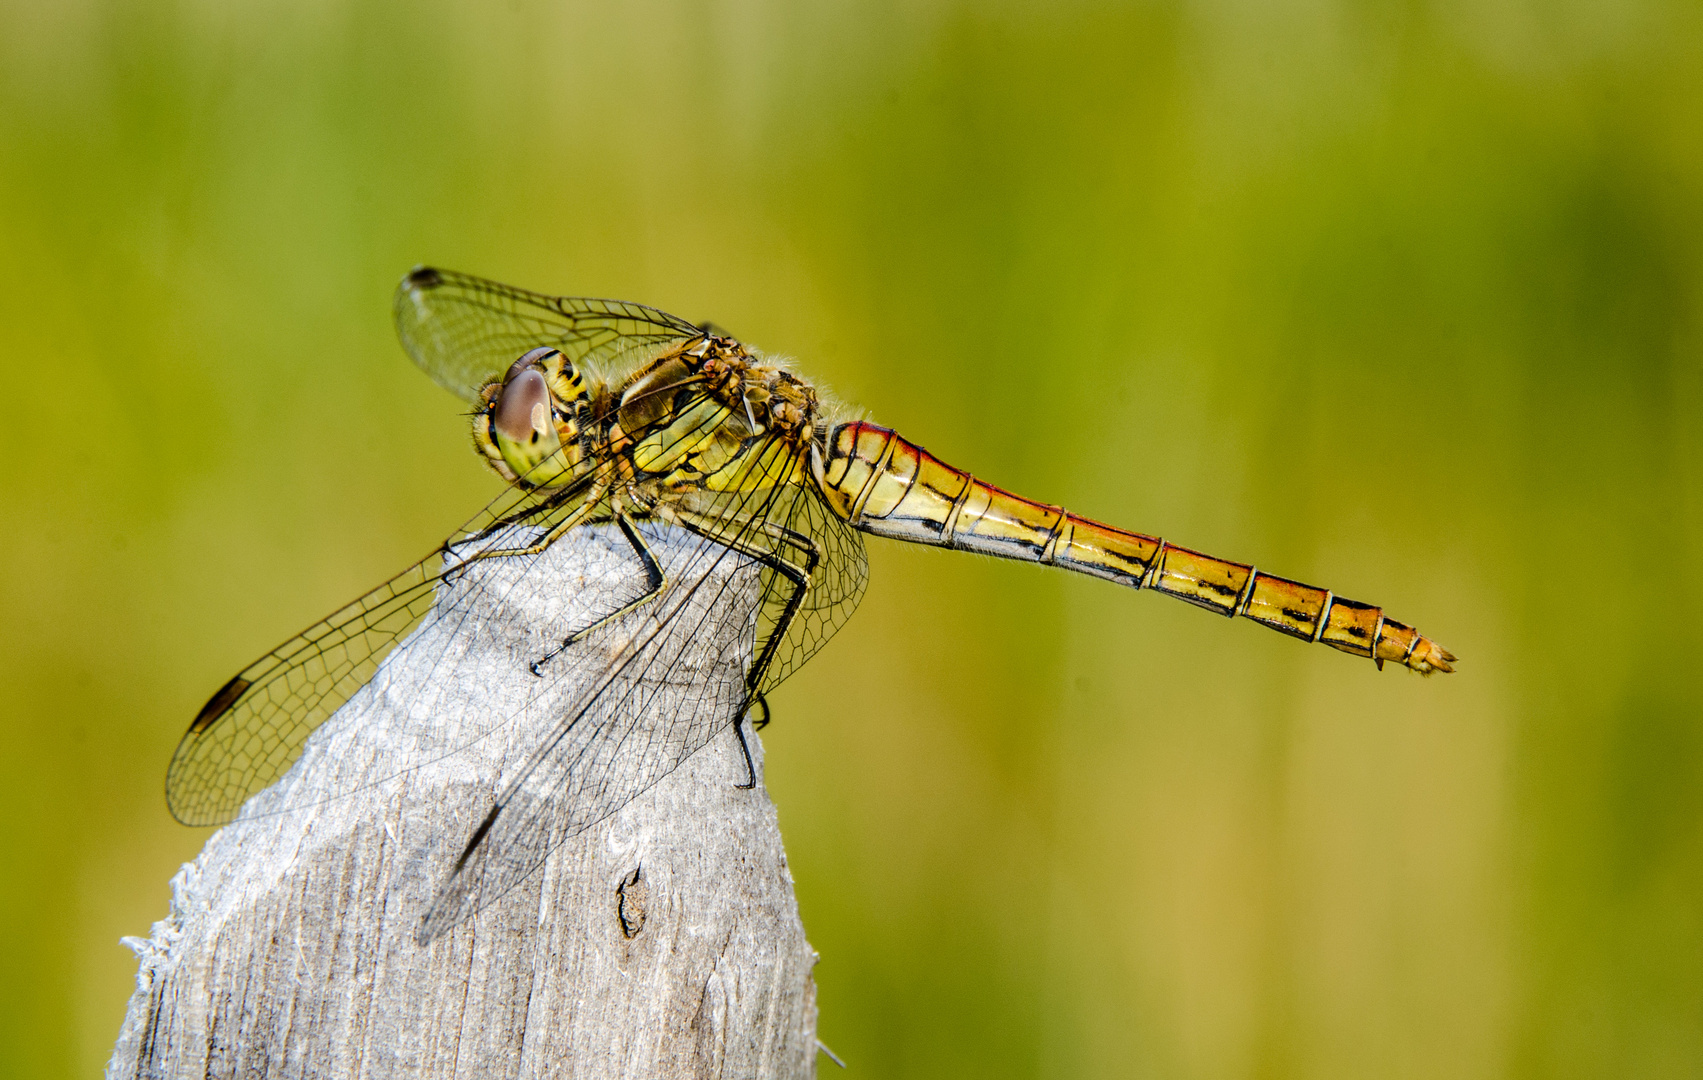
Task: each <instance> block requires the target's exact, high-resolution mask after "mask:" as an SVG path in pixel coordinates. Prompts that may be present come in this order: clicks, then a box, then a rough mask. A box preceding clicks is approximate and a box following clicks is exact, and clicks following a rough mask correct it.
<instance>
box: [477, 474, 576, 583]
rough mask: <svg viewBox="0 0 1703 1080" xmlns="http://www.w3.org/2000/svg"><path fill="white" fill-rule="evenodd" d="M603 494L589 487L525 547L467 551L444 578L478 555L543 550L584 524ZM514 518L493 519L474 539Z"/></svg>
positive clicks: (492, 556) (541, 509)
mask: <svg viewBox="0 0 1703 1080" xmlns="http://www.w3.org/2000/svg"><path fill="white" fill-rule="evenodd" d="M603 495H604V491H603V489H602V488H601V487H596V488H593V489H592V491H591V492H590V493H589V494H588V495H587V496H586V499H585V502H583V503H581V504H580V505H579V506H577V507H575V508H574V510H573V511H572V512H570V513H569V514H568V516H567V517H565V518H563V519H562V520H561V521H558V522H557V523H556V524H554V525H552V526H550V527H549V528H548V529H546V530H545V531H544V534H543V535H542V536H540V537H539V538H538V539H536V540H534V541H533V542H532V543H530V544H528V545H526V546H525V547H518V548H495V549H492V550H482V551H475V552H473V553H472V554H470V555H466V556H464V557H463V558H462V559H461V560H460V561H459V562H458V563H456V565H455V567H454V568H453V570H451V571H450V572H448V573H446V574H445V575H444V576H445V577H446V578H448V577H449V576H450V575H451V574H454V575H460V574H461V573H463V572H464V571H465V570H466V569H467V568H468V567H469V566H471V565H473V564H474V563H476V562H478V561H479V560H481V559H499V558H502V559H506V558H509V557H511V556H518V555H538V554H541V553H542V552H543V551H544V549H545V548H547V547H549V546H550V545H551V544H554V543H555V542H556V541H557V540H560V539H561V538H562V537H563V536H564V535H566V534H567V532H568V530H570V529H575V528H578V527H579V526H580V525H583V524H585V522H586V520H587V519H588V518H590V517H591V516H592V514H594V513H595V512H596V511H597V509H598V507H599V506H601V505H602V503H603ZM548 509H549V508H548V507H539V508H537V509H535V510H533V511H530V512H529V515H528V516H530V514H537V513H541V512H545V511H546V510H548ZM515 520H516V519H505V520H504V521H499V522H496V523H495V524H493V525H492V526H491V527H490V528H488V529H485V530H484V531H483V532H481V533H480V534H479V535H478V536H477V537H475V538H474V539H475V540H483V539H486V538H488V537H490V536H493V535H495V534H496V533H497V532H498V531H499V530H500V529H502V528H503V527H504V526H505V525H509V524H514V523H515Z"/></svg>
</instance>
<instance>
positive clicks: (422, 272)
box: [402, 266, 443, 289]
mask: <svg viewBox="0 0 1703 1080" xmlns="http://www.w3.org/2000/svg"><path fill="white" fill-rule="evenodd" d="M402 284H403V285H404V286H406V287H407V288H410V289H435V288H437V287H438V286H439V285H442V284H443V274H441V273H439V272H438V270H437V268H436V267H432V266H416V267H415V268H414V269H412V270H410V271H408V273H407V274H406V275H405V276H404V277H403V278H402Z"/></svg>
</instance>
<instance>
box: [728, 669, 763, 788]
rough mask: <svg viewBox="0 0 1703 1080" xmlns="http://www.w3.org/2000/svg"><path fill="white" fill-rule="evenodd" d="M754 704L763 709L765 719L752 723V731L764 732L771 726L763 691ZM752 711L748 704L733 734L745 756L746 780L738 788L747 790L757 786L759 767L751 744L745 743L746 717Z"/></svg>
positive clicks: (734, 723)
mask: <svg viewBox="0 0 1703 1080" xmlns="http://www.w3.org/2000/svg"><path fill="white" fill-rule="evenodd" d="M752 703H753V704H756V705H759V706H761V707H762V709H763V718H762V719H761V720H753V721H751V730H752V731H762V730H763V729H764V728H766V727H768V726H769V699H768V697H767V696H765V695H764V693H763V692H762V691H761V690H759V691H757V694H756V697H755V698H754V699H753V702H752ZM750 711H751V705H750V704H747V705H746V706H745V710H744V711H743V712H741V713H740V714H739V716H738V718H737V719H735V720H734V721H733V733H734V734H735V735H737V736H738V737H739V752H740V753H741V754H744V755H745V777H746V779H745V782H744V783H743V784H739V785H736V786H738V787H742V788H746V789H750V788H754V787H756V786H757V766H756V765H755V764H753V763H752V761H751V744H750V743H748V742H746V741H745V717H746V715H747V714H748V713H750Z"/></svg>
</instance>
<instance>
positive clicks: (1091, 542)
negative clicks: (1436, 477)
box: [820, 421, 1454, 674]
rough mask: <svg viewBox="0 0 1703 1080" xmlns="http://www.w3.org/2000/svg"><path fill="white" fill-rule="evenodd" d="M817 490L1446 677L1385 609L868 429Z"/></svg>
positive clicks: (851, 428)
mask: <svg viewBox="0 0 1703 1080" xmlns="http://www.w3.org/2000/svg"><path fill="white" fill-rule="evenodd" d="M820 483H821V486H822V490H823V494H824V495H826V496H827V498H828V501H829V502H830V504H831V505H833V507H834V509H835V510H836V511H837V512H838V513H839V514H840V515H841V516H842V517H844V518H845V519H846V521H848V522H849V523H851V524H852V525H854V526H856V527H857V528H859V529H862V530H864V531H865V532H870V533H874V534H875V535H877V536H885V537H889V538H892V539H895V540H908V541H910V542H912V543H918V544H931V545H935V546H940V547H952V548H959V549H962V550H966V551H976V552H980V553H982V554H984V555H993V556H997V557H999V558H1005V559H1018V560H1022V561H1025V562H1038V563H1044V564H1048V565H1052V566H1060V567H1064V568H1065V569H1067V570H1075V571H1077V572H1078V573H1083V574H1091V575H1093V576H1094V577H1099V578H1105V579H1106V580H1109V581H1115V582H1118V583H1119V584H1122V585H1127V586H1129V587H1131V588H1135V589H1152V590H1154V591H1155V592H1161V593H1164V594H1166V595H1168V596H1175V597H1177V598H1178V599H1180V600H1186V601H1188V602H1189V603H1191V604H1195V605H1198V606H1200V607H1203V608H1206V609H1208V610H1210V611H1216V612H1218V613H1219V614H1221V615H1227V616H1229V617H1231V618H1235V617H1236V616H1242V617H1243V618H1247V619H1252V620H1253V621H1254V622H1257V623H1259V624H1261V625H1262V626H1268V627H1270V628H1272V629H1273V630H1277V631H1279V632H1281V633H1285V634H1289V635H1291V636H1293V637H1298V638H1302V639H1304V640H1307V641H1316V642H1322V643H1324V644H1326V645H1329V646H1331V647H1332V648H1335V649H1340V650H1342V651H1343V652H1347V653H1353V654H1354V655H1356V656H1365V657H1370V658H1371V659H1373V660H1375V661H1377V663H1378V664H1379V666H1380V667H1381V666H1382V665H1383V663H1384V661H1386V660H1391V661H1395V662H1396V663H1400V664H1405V665H1407V666H1408V667H1410V668H1413V669H1414V670H1415V671H1419V672H1422V673H1425V674H1429V673H1430V672H1432V671H1449V670H1452V669H1451V668H1450V666H1449V664H1450V661H1452V660H1453V659H1454V657H1453V656H1452V655H1451V654H1450V653H1449V652H1448V651H1447V650H1446V649H1443V648H1442V647H1441V646H1439V645H1437V644H1436V643H1435V642H1433V641H1431V640H1430V639H1429V638H1426V637H1424V636H1423V635H1421V634H1419V633H1418V632H1417V631H1415V630H1414V629H1413V628H1412V627H1410V626H1408V625H1406V624H1405V623H1399V622H1396V621H1395V620H1393V619H1389V618H1386V617H1385V616H1384V613H1383V611H1382V609H1380V608H1377V607H1374V606H1372V605H1370V604H1362V603H1360V602H1358V601H1355V600H1348V599H1346V598H1343V597H1338V596H1336V595H1335V594H1334V593H1332V592H1331V591H1330V590H1328V589H1320V588H1317V587H1316V586H1312V585H1305V584H1302V583H1301V582H1298V581H1290V580H1288V579H1287V578H1280V577H1276V576H1274V575H1271V574H1265V573H1261V572H1259V571H1258V570H1256V569H1255V568H1254V567H1252V566H1250V565H1248V564H1246V563H1237V562H1230V561H1229V560H1226V559H1219V558H1216V557H1215V556H1212V555H1206V554H1203V553H1201V552H1198V551H1191V550H1189V549H1188V548H1182V547H1176V546H1174V545H1172V544H1169V543H1167V542H1166V541H1165V540H1163V539H1162V538H1160V537H1154V536H1146V535H1144V534H1142V533H1133V532H1127V531H1125V530H1123V529H1118V528H1114V527H1112V526H1110V525H1104V524H1102V523H1100V522H1098V521H1093V520H1091V519H1089V518H1084V517H1080V516H1078V515H1076V514H1072V513H1070V512H1068V511H1066V510H1065V509H1064V508H1063V507H1057V506H1048V505H1046V504H1044V503H1038V502H1035V501H1033V500H1031V499H1025V498H1023V497H1022V496H1019V495H1013V494H1012V493H1010V492H1008V491H1005V490H1002V489H1000V488H997V487H994V486H993V485H992V484H988V483H985V482H983V481H980V480H977V479H976V478H975V477H973V476H971V475H970V474H969V473H967V472H964V471H963V470H962V469H957V468H954V467H953V466H951V465H948V464H946V463H945V462H943V461H941V460H940V459H939V458H937V457H935V456H934V455H933V454H930V453H929V452H928V451H927V450H924V449H923V448H922V447H920V446H918V445H917V444H915V443H913V442H911V441H909V440H908V439H905V438H904V437H903V436H901V435H899V434H898V433H897V432H895V431H891V430H889V429H887V428H884V427H879V426H877V425H875V424H870V423H867V422H864V421H855V422H852V423H848V424H842V425H840V426H839V427H838V428H836V429H835V430H834V433H833V436H832V437H831V438H830V440H829V445H828V453H827V458H826V460H825V461H824V462H823V465H822V470H821V476H820Z"/></svg>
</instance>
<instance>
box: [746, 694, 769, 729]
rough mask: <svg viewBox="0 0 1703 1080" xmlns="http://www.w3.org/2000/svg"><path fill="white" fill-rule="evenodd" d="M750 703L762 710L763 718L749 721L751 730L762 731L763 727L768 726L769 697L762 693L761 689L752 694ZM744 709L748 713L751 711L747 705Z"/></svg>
mask: <svg viewBox="0 0 1703 1080" xmlns="http://www.w3.org/2000/svg"><path fill="white" fill-rule="evenodd" d="M751 704H752V705H755V706H757V707H758V708H759V709H762V710H763V718H762V719H761V720H753V721H751V730H752V731H762V730H763V729H764V728H766V727H768V726H769V698H768V695H767V694H764V693H763V692H762V691H761V690H759V691H757V693H756V696H754V697H753V698H752V699H751ZM745 711H746V712H747V713H749V712H750V711H751V709H750V706H747V707H746V709H745Z"/></svg>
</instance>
